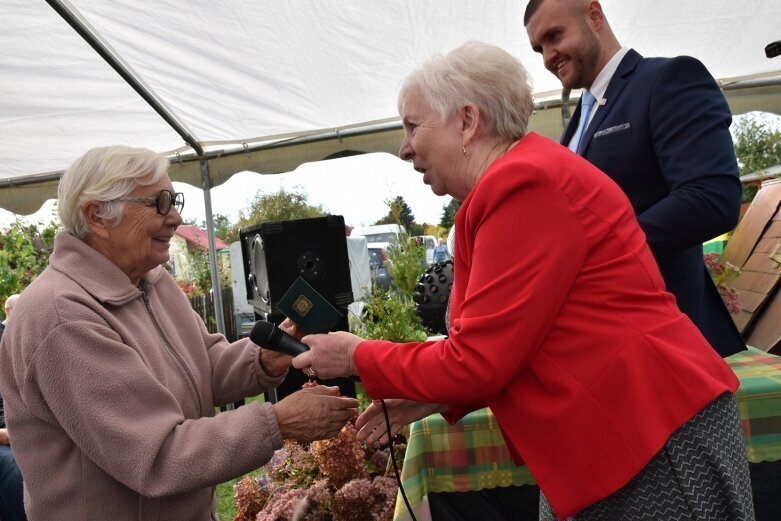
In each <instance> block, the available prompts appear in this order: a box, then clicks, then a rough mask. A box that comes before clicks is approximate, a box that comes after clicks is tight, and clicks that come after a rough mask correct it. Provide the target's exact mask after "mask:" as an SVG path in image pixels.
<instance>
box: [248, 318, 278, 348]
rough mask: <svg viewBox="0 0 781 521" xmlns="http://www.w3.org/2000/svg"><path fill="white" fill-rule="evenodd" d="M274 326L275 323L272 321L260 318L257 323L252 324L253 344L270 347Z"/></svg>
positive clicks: (250, 335) (251, 335) (250, 336)
mask: <svg viewBox="0 0 781 521" xmlns="http://www.w3.org/2000/svg"><path fill="white" fill-rule="evenodd" d="M274 327H275V326H274V324H272V323H271V322H267V321H265V320H258V321H257V322H255V325H254V326H252V331H250V334H249V338H250V340H252V343H253V344H256V345H259V346H260V347H268V345H269V340H270V339H271V335H272V333H273V332H274Z"/></svg>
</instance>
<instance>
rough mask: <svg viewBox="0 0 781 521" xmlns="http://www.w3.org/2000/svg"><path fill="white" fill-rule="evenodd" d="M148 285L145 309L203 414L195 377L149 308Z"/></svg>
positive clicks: (144, 296)
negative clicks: (179, 368)
mask: <svg viewBox="0 0 781 521" xmlns="http://www.w3.org/2000/svg"><path fill="white" fill-rule="evenodd" d="M146 288H147V285H146V283H143V287H142V288H141V293H142V295H143V300H144V307H145V308H146V313H147V315H149V319H150V320H151V321H152V323H153V324H154V325H155V330H156V331H157V336H158V337H160V341H161V342H162V343H163V345H164V346H165V348H166V349H167V350H168V352H169V353H171V355H172V356H173V357H174V359H175V360H176V362H177V363H178V364H179V365H180V366H181V368H182V370H183V371H184V374H185V375H187V380H188V381H189V382H190V389H191V391H192V392H193V396H194V397H195V401H196V403H197V404H198V414H199V415H201V414H203V405H202V404H201V396H200V394H198V387H197V386H196V385H195V378H194V377H193V374H192V373H191V372H190V369H189V368H188V367H187V364H186V363H185V362H184V360H182V357H181V356H180V355H179V353H177V352H176V349H174V348H173V346H172V345H171V344H170V343H169V342H168V340H167V339H166V337H165V335H164V334H163V330H162V329H161V328H160V324H158V323H157V320H155V317H154V314H153V313H152V309H151V308H150V306H149V298H148V297H147V294H146Z"/></svg>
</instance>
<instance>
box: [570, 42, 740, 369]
mask: <svg viewBox="0 0 781 521" xmlns="http://www.w3.org/2000/svg"><path fill="white" fill-rule="evenodd" d="M604 99H605V101H604V104H601V105H600V106H599V108H598V110H597V112H596V113H595V114H594V117H593V118H592V120H591V123H590V124H589V126H588V128H586V130H585V131H584V134H583V138H582V141H581V145H580V149H579V151H578V153H580V154H581V155H582V156H583V157H585V158H586V159H588V160H589V161H590V162H591V163H592V164H594V165H596V166H597V167H599V168H600V169H601V170H602V171H603V172H605V173H607V175H609V176H610V177H611V178H612V179H613V180H614V181H615V182H616V183H618V185H619V186H620V187H621V188H622V189H623V190H624V192H625V193H626V195H627V196H628V197H629V200H630V201H631V203H632V206H633V207H634V210H635V213H636V214H637V219H638V221H639V222H640V227H641V228H642V229H643V231H644V232H645V234H646V237H647V240H648V244H649V246H650V247H651V251H652V252H653V254H654V257H655V258H656V261H657V263H658V264H659V269H660V271H661V272H662V276H663V277H664V280H665V283H666V284H667V289H668V291H670V292H671V293H672V294H674V295H675V297H676V300H677V302H678V307H679V308H680V309H681V311H683V312H684V313H686V314H687V315H688V316H689V317H690V318H691V319H692V321H694V323H695V324H696V325H697V327H699V329H700V331H702V333H703V334H704V335H705V337H706V338H707V339H708V341H709V342H710V344H711V345H712V346H713V348H714V349H716V351H717V352H718V353H719V354H721V355H722V356H728V355H730V354H732V353H735V352H737V351H740V350H742V349H745V347H746V346H745V342H744V341H743V339H742V338H741V336H740V333H739V332H738V330H737V328H736V327H735V324H734V322H733V320H732V318H731V317H730V315H729V312H728V311H727V309H726V307H725V306H724V303H723V301H722V300H721V297H720V296H719V293H718V291H717V290H716V287H715V285H714V284H713V282H712V280H711V278H710V275H709V274H708V271H707V268H706V267H705V263H704V261H703V251H702V243H703V242H705V241H708V240H710V239H712V238H714V237H716V236H718V235H721V234H723V233H726V232H728V231H730V230H732V229H733V228H734V227H735V226H736V224H737V221H738V215H739V210H740V198H741V185H740V179H739V171H738V164H737V160H736V158H735V150H734V147H733V144H732V137H731V135H730V132H729V125H730V123H731V121H732V116H731V114H730V110H729V107H728V105H727V102H726V100H725V98H724V95H723V94H722V93H721V90H720V89H719V87H718V85H717V84H716V81H715V80H714V79H713V77H712V76H711V75H710V73H709V72H708V71H707V69H706V68H705V66H704V65H703V64H702V63H701V62H699V61H698V60H696V59H694V58H691V57H688V56H679V57H677V58H643V57H642V56H640V54H638V53H637V52H636V51H634V50H630V51H629V52H628V53H627V55H626V56H625V57H624V59H623V60H621V63H620V64H619V66H618V69H617V70H616V73H615V74H614V75H613V78H612V79H611V80H610V84H609V85H608V88H607V91H606V92H605V96H604ZM579 118H580V103H578V107H577V109H576V110H575V113H574V114H573V117H572V121H571V122H570V124H569V125H568V126H567V128H566V129H565V131H564V134H563V136H562V139H561V142H562V144H566V143H568V142H569V140H570V138H571V137H572V134H573V133H574V132H575V128H576V127H577V122H578V120H579Z"/></svg>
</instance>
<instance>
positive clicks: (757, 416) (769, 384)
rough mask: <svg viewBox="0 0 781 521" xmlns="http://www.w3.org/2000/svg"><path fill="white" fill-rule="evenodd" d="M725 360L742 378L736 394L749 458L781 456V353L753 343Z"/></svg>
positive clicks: (775, 458) (774, 458)
mask: <svg viewBox="0 0 781 521" xmlns="http://www.w3.org/2000/svg"><path fill="white" fill-rule="evenodd" d="M726 360H727V362H728V363H729V365H730V367H732V370H733V371H735V374H736V375H737V376H738V379H739V380H740V389H738V392H737V397H738V407H739V409H740V419H741V421H742V422H743V437H744V438H745V440H746V449H747V450H748V460H749V461H751V462H752V463H759V462H760V461H777V460H781V357H779V356H775V355H770V354H767V353H765V352H764V351H760V350H759V349H754V348H753V347H750V348H749V350H748V351H742V352H740V353H736V354H734V355H732V356H730V357H728V358H727V359H726Z"/></svg>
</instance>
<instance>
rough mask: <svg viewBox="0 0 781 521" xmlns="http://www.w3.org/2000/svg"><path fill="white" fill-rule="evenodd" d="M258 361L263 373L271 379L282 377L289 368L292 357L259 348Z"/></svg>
mask: <svg viewBox="0 0 781 521" xmlns="http://www.w3.org/2000/svg"><path fill="white" fill-rule="evenodd" d="M258 351H259V353H258V357H259V358H258V361H259V362H260V367H261V368H262V369H263V371H264V372H265V373H266V374H267V375H268V376H271V377H273V378H276V377H279V376H282V375H284V374H285V373H286V372H287V370H288V368H289V367H290V362H291V361H292V360H293V357H292V356H290V355H286V354H283V353H278V352H276V351H272V350H270V349H263V348H260V349H259V350H258Z"/></svg>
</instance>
